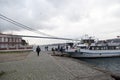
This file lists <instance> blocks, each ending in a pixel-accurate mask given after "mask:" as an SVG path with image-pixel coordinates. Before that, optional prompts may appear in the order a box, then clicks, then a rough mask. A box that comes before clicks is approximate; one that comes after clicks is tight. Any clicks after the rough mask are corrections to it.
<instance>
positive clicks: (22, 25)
mask: <svg viewBox="0 0 120 80" xmlns="http://www.w3.org/2000/svg"><path fill="white" fill-rule="evenodd" d="M0 18H1V19H3V20H5V21H8V22H10V23H12V24H14V25H16V26H18V27H21V28H24V29H26V30H28V31H32V32H35V33H38V34H42V35H45V36H50V37H55V36H52V35H49V34H46V33H43V32H41V31H38V30H36V29H33V28H30V27H28V26H26V25H24V24H21V23H19V22H17V21H15V20H12V19H10V18H8V17H6V16H4V15H2V14H0Z"/></svg>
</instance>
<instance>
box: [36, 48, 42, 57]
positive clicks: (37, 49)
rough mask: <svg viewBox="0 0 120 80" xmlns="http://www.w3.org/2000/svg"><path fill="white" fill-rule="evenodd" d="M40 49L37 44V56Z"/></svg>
mask: <svg viewBox="0 0 120 80" xmlns="http://www.w3.org/2000/svg"><path fill="white" fill-rule="evenodd" d="M40 51H41V49H40V47H39V46H37V48H36V52H37V55H38V56H39V53H40Z"/></svg>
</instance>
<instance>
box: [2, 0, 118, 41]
mask: <svg viewBox="0 0 120 80" xmlns="http://www.w3.org/2000/svg"><path fill="white" fill-rule="evenodd" d="M0 13H1V14H3V15H5V16H7V17H9V18H11V19H13V20H15V21H18V22H20V23H22V24H25V25H27V26H29V27H31V28H34V29H37V30H39V31H42V32H45V33H47V34H50V35H54V36H58V37H67V38H80V37H81V36H82V35H84V34H88V35H90V36H95V37H97V38H100V39H108V38H114V37H116V36H118V35H119V36H120V0H0ZM0 31H1V32H6V33H14V34H24V35H25V34H26V35H37V34H35V33H31V32H28V31H25V30H24V29H22V28H18V27H17V26H15V25H13V24H11V23H8V22H6V21H4V20H1V19H0ZM18 31H19V32H18Z"/></svg>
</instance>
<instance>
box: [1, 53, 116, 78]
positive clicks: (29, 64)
mask: <svg viewBox="0 0 120 80" xmlns="http://www.w3.org/2000/svg"><path fill="white" fill-rule="evenodd" d="M49 53H50V52H49ZM0 72H4V73H3V75H0V80H114V79H113V78H111V77H110V75H108V74H105V73H103V72H100V71H98V70H95V69H93V68H92V67H89V66H87V65H85V64H83V63H80V62H78V61H76V60H74V59H71V58H67V57H57V56H51V55H50V54H48V52H41V54H40V56H37V54H36V53H35V52H31V53H29V55H28V56H27V57H26V58H25V59H22V60H19V61H10V62H2V63H0Z"/></svg>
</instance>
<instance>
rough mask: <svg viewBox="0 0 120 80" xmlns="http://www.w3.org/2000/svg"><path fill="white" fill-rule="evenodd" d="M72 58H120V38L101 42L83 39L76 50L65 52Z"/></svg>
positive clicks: (71, 49)
mask: <svg viewBox="0 0 120 80" xmlns="http://www.w3.org/2000/svg"><path fill="white" fill-rule="evenodd" d="M65 52H66V53H68V54H69V55H70V56H71V57H78V58H79V57H85V58H96V57H116V56H120V38H115V39H109V40H100V41H97V42H95V40H94V39H91V38H88V39H82V41H81V43H78V44H77V45H76V46H74V48H69V49H67V50H65Z"/></svg>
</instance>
